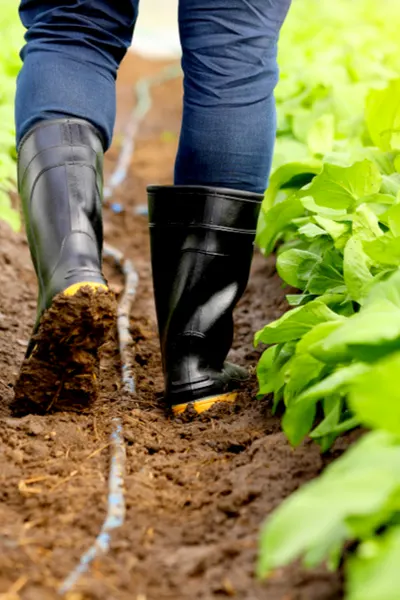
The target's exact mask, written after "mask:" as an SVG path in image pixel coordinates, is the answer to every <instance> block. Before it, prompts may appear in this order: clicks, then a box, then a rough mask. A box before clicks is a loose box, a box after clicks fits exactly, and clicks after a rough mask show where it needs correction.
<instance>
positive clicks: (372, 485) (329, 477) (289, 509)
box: [257, 432, 400, 600]
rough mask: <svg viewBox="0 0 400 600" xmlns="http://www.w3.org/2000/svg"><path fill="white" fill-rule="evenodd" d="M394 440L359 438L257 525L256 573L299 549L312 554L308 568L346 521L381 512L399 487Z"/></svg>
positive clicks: (346, 530) (338, 537)
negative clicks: (263, 523) (258, 536)
mask: <svg viewBox="0 0 400 600" xmlns="http://www.w3.org/2000/svg"><path fill="white" fill-rule="evenodd" d="M397 441H398V440H397V438H395V439H393V437H391V436H389V435H387V434H384V433H382V432H377V433H371V434H368V435H366V436H364V438H363V439H361V440H360V441H359V442H357V443H356V444H355V445H354V446H353V447H352V448H350V449H349V450H348V451H347V452H346V454H345V455H343V456H342V457H341V458H339V459H338V460H336V462H334V463H333V464H331V465H330V466H329V467H328V468H327V469H326V470H325V472H324V473H323V474H322V476H321V477H319V478H318V479H317V480H315V481H313V482H311V483H309V484H306V485H305V486H303V487H302V488H301V489H300V490H298V491H297V492H295V493H294V494H293V495H292V496H290V497H289V498H288V499H287V500H285V501H284V502H283V503H282V504H281V505H280V506H279V507H278V509H277V510H275V512H274V513H273V514H272V516H271V517H270V518H269V519H268V520H267V522H266V524H265V526H264V527H263V530H262V534H261V540H260V554H259V561H258V569H257V572H258V575H259V576H260V577H263V576H266V575H268V574H269V573H270V572H271V571H272V570H273V569H275V568H277V567H282V566H284V565H287V564H289V563H290V562H292V561H293V560H295V559H297V558H299V557H301V556H302V555H304V554H305V553H307V555H308V557H309V558H310V557H311V556H314V560H315V561H316V562H312V561H311V560H308V564H309V566H314V565H315V564H317V562H320V561H322V560H323V559H324V558H327V557H328V556H329V554H330V553H331V552H333V551H337V547H338V544H340V545H342V544H343V543H344V541H345V540H346V539H351V538H352V535H353V534H352V531H351V528H350V526H349V524H348V522H347V520H348V519H349V518H350V517H354V516H357V517H360V518H361V517H363V516H366V517H368V516H369V515H371V514H373V513H375V512H377V511H379V510H381V509H382V507H384V506H385V505H386V504H387V502H388V498H390V496H391V494H392V493H393V492H394V491H395V490H397V489H399V488H400V475H399V473H400V446H399V445H398V444H397ZM327 541H329V543H327ZM322 549H323V552H320V551H319V550H322ZM363 600H364V599H363Z"/></svg>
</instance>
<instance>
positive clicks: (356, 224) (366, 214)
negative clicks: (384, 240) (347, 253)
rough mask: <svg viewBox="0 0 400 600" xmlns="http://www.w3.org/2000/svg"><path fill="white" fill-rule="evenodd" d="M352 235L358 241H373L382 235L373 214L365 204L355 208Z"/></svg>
mask: <svg viewBox="0 0 400 600" xmlns="http://www.w3.org/2000/svg"><path fill="white" fill-rule="evenodd" d="M352 230H353V235H354V236H355V237H357V239H359V240H363V241H368V240H375V239H376V238H378V237H380V236H382V235H383V231H382V230H381V228H380V227H379V221H378V219H377V217H376V215H375V213H374V212H373V211H372V210H371V208H370V207H369V206H368V205H367V204H361V205H360V206H358V207H357V209H356V211H355V214H354V215H353V227H352Z"/></svg>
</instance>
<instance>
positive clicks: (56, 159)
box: [18, 119, 103, 313]
mask: <svg viewBox="0 0 400 600" xmlns="http://www.w3.org/2000/svg"><path fill="white" fill-rule="evenodd" d="M102 172H103V145H102V141H101V139H100V136H99V134H98V133H97V131H96V130H95V128H94V127H92V126H91V125H90V124H89V123H87V122H85V121H82V120H79V119H60V120H56V121H45V122H42V123H40V124H38V125H37V126H35V127H34V128H33V129H32V130H31V131H30V132H29V133H28V134H27V135H26V136H25V138H23V140H22V141H21V144H20V147H19V153H18V187H19V192H20V197H21V201H22V207H23V213H24V218H25V225H26V232H27V237H28V241H29V247H30V251H31V256H32V261H33V264H34V267H35V270H36V273H37V276H38V282H39V307H38V311H39V313H40V312H42V311H43V310H44V308H46V307H48V305H49V302H50V301H51V298H52V297H53V296H54V295H55V294H56V293H58V292H59V291H61V290H62V289H64V288H65V287H67V286H68V285H72V284H74V283H76V282H77V281H82V279H83V280H87V281H98V282H101V281H103V279H102V277H101V274H100V271H101V248H102V243H103V232H102V219H101V196H102ZM99 274H100V276H99ZM100 280H101V281H100Z"/></svg>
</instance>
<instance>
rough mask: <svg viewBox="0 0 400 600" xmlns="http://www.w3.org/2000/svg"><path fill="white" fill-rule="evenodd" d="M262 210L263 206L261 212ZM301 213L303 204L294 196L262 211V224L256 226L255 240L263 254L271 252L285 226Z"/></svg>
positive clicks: (302, 212)
mask: <svg viewBox="0 0 400 600" xmlns="http://www.w3.org/2000/svg"><path fill="white" fill-rule="evenodd" d="M263 210H264V207H263V209H262V211H261V212H262V213H263ZM303 214H304V208H303V205H302V203H301V202H300V200H299V199H298V198H297V197H296V196H291V197H290V198H288V199H287V200H284V201H283V202H280V203H279V204H277V205H276V206H273V207H272V208H271V209H270V210H267V212H264V213H263V217H262V219H263V220H262V225H261V226H259V228H258V233H257V240H256V242H257V245H258V246H259V247H260V248H261V250H262V251H263V252H264V254H266V255H268V254H270V253H271V252H272V250H273V249H274V245H275V243H276V241H277V239H278V238H279V237H280V235H281V234H282V231H283V230H284V229H285V227H287V226H288V225H291V223H292V221H293V219H295V218H297V217H301V216H302V215H303Z"/></svg>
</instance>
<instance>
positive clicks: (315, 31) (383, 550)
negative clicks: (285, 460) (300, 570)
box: [255, 0, 400, 600]
mask: <svg viewBox="0 0 400 600" xmlns="http://www.w3.org/2000/svg"><path fill="white" fill-rule="evenodd" d="M382 5H384V6H382ZM383 14H384V15H385V17H383ZM311 15H312V18H311ZM299 22H301V23H303V24H304V26H303V27H301V28H299V27H298V23H299ZM321 23H324V26H323V27H321ZM399 25H400V8H399V6H398V4H397V3H396V2H393V1H392V0H384V1H383V2H382V3H381V4H379V6H378V4H377V3H376V2H373V1H372V0H354V2H352V3H351V4H350V3H349V2H347V1H346V0H344V1H341V0H338V1H337V2H336V3H334V5H333V4H332V3H328V2H314V0H303V1H302V2H298V3H297V4H296V3H294V6H293V12H292V15H291V17H290V18H289V21H288V23H287V25H286V26H285V30H284V34H283V39H282V42H281V66H282V80H281V84H280V86H279V88H278V92H277V100H278V124H279V129H278V140H277V151H276V155H275V159H274V171H273V173H272V176H271V180H270V185H269V188H268V190H267V192H266V194H265V199H264V203H263V207H262V214H261V217H260V221H259V227H258V234H257V243H258V246H259V248H260V249H261V251H262V252H264V254H266V255H267V254H269V253H270V252H272V251H273V250H276V253H277V270H278V273H279V274H280V276H281V278H282V279H283V280H284V282H286V283H287V284H288V285H290V286H291V287H293V288H296V289H297V290H298V292H297V293H290V294H288V296H287V299H288V302H289V305H291V306H292V309H291V310H289V311H288V312H287V313H286V314H285V315H283V316H282V317H281V318H280V319H278V320H277V321H275V322H273V323H268V324H267V325H266V326H265V327H264V328H263V329H262V330H261V331H259V332H258V333H257V334H256V337H255V342H256V344H260V343H263V344H266V345H268V348H267V349H266V350H265V351H264V353H263V355H262V357H261V359H260V362H259V365H258V370H257V374H258V380H259V395H260V396H264V395H266V394H270V393H271V394H273V399H274V409H276V408H277V406H278V405H280V406H281V407H282V408H283V413H284V414H283V420H282V426H283V429H284V431H285V433H286V435H287V437H288V439H289V441H290V442H291V444H292V445H294V446H296V445H298V444H300V443H301V442H302V441H303V440H304V438H305V437H306V436H310V437H311V438H313V439H314V440H315V441H316V442H317V443H319V444H320V446H321V449H322V450H323V451H327V450H328V449H329V448H330V446H331V445H332V443H333V442H334V440H335V439H336V438H337V436H339V435H340V434H342V433H344V432H346V431H348V430H350V429H353V428H354V427H357V426H359V425H362V426H363V427H365V428H367V429H369V430H371V431H370V432H369V433H367V434H366V435H364V437H363V438H362V439H361V440H360V441H359V442H357V443H356V444H355V445H354V446H353V447H352V448H351V449H350V450H348V451H347V452H346V453H345V454H344V455H343V456H342V457H341V458H339V459H338V460H336V461H335V462H334V463H333V464H332V465H331V466H330V467H328V468H327V469H326V471H325V472H324V473H323V475H322V476H321V477H320V478H318V479H316V480H315V481H313V482H312V483H310V484H308V485H307V486H304V487H303V488H302V489H300V490H299V491H297V492H296V493H295V494H294V495H293V496H292V497H290V498H289V499H288V500H286V501H285V502H284V503H283V504H282V505H281V506H280V507H279V508H278V509H277V511H275V513H273V514H272V515H271V517H270V518H269V519H268V521H267V523H266V525H265V527H264V529H263V532H262V536H261V550H260V558H259V565H258V573H259V575H260V576H265V575H267V574H268V573H270V572H271V571H273V570H274V569H275V568H277V567H280V566H283V565H286V564H288V563H289V562H291V561H292V560H295V559H298V558H301V557H302V558H303V560H304V562H305V564H306V565H307V566H314V565H316V564H319V563H321V562H323V561H326V562H327V564H328V565H329V567H330V568H336V567H337V566H338V564H339V562H340V559H341V556H342V555H343V552H344V555H345V557H346V566H345V571H346V598H347V600H395V599H397V598H398V597H399V596H400V580H399V575H398V569H397V560H398V559H399V558H400V520H399V498H400V495H399V492H400V476H399V473H400V470H399V469H398V465H397V461H399V460H400V391H399V389H400V388H399V386H398V381H397V379H398V377H397V373H398V371H397V369H398V368H400V269H399V266H400V128H399V124H400V79H399V78H398V77H399V73H400V52H398V50H397V49H396V48H395V39H397V33H396V31H398V27H399ZM339 39H340V40H341V43H340V44H339V43H338V40H339ZM293 47H295V48H296V52H295V53H293V51H292V49H293ZM378 47H379V50H380V51H379V53H377V52H376V51H375V50H376V48H378ZM374 48H375V49H374ZM349 548H350V549H351V550H352V552H351V553H350V554H349ZM389 581H390V584H389V583H388V582H389Z"/></svg>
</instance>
